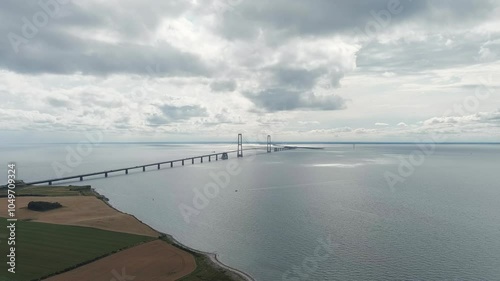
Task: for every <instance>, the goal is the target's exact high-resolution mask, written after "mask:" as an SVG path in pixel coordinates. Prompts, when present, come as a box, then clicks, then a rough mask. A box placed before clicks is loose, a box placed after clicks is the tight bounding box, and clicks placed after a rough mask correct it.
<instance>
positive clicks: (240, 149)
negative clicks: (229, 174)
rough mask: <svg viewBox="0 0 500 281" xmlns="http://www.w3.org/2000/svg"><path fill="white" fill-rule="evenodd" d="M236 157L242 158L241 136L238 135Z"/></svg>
mask: <svg viewBox="0 0 500 281" xmlns="http://www.w3.org/2000/svg"><path fill="white" fill-rule="evenodd" d="M237 155H238V157H243V135H242V134H238V153H237Z"/></svg>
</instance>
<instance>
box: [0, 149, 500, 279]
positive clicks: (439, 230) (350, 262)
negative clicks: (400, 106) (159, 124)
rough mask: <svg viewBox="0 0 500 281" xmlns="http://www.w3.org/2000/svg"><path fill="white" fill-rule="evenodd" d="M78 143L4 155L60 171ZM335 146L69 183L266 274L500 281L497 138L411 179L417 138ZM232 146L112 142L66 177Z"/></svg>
mask: <svg viewBox="0 0 500 281" xmlns="http://www.w3.org/2000/svg"><path fill="white" fill-rule="evenodd" d="M67 146H70V147H72V146H73V145H37V146H35V145H16V146H8V147H6V146H2V147H0V155H1V159H2V160H3V161H5V160H12V161H15V162H16V163H17V169H18V178H20V179H23V180H25V181H30V180H39V179H46V178H53V177H56V173H55V171H54V168H53V166H54V163H59V164H63V165H65V164H66V163H67V161H66V160H67V159H66V157H67V156H68V152H67V150H66V147H67ZM326 146H327V147H326V149H324V150H302V149H301V150H291V151H282V152H278V153H271V154H267V153H261V152H262V151H259V154H258V155H256V156H252V155H251V153H250V152H248V153H247V152H245V157H244V158H240V159H234V154H233V155H230V158H231V159H230V160H228V161H217V162H215V161H212V162H210V163H207V160H206V159H205V163H204V164H196V165H190V164H186V166H185V167H174V168H173V169H170V168H167V167H165V168H162V170H159V171H158V170H156V169H153V168H149V169H148V171H147V172H145V173H143V172H142V171H140V170H137V171H134V172H131V173H130V174H129V175H128V176H125V175H113V176H110V177H109V178H107V179H104V178H101V177H97V178H95V179H91V180H86V181H84V182H74V183H71V184H75V185H77V184H90V185H92V186H93V187H94V188H96V189H97V191H98V192H99V193H101V194H103V195H105V196H106V197H108V198H109V199H110V203H111V204H112V205H113V206H114V207H116V208H117V209H119V210H121V211H123V212H127V213H130V214H132V215H134V216H136V217H137V218H138V219H140V220H141V221H143V222H144V223H146V224H149V225H150V226H152V227H153V228H155V229H157V230H159V231H162V232H165V233H169V234H171V235H173V237H175V239H177V240H178V241H179V242H181V243H183V244H185V245H187V246H189V247H191V248H194V249H198V250H201V251H205V252H213V253H217V255H218V258H219V260H220V261H222V262H223V263H225V264H227V265H228V266H230V267H234V268H237V269H240V270H242V271H244V272H246V273H248V274H250V275H251V276H252V277H254V278H255V279H256V280H265V281H267V280H269V281H273V280H500V268H499V267H498V265H499V264H500V239H498V237H500V204H498V202H500V184H499V182H500V174H499V170H498V167H499V164H498V163H499V162H498V161H499V155H500V146H499V145H437V146H436V150H435V151H434V152H433V153H431V154H429V155H427V156H425V157H424V159H423V163H421V164H420V163H418V164H419V165H412V168H413V171H411V170H410V171H411V172H408V170H403V172H405V173H403V174H404V175H403V176H402V178H400V180H401V179H402V181H400V182H398V183H397V184H396V185H395V186H393V187H391V186H390V184H388V182H387V180H386V178H385V175H387V173H392V174H394V175H396V176H399V177H401V173H400V171H398V168H399V167H400V165H401V157H404V158H408V156H409V155H411V153H412V152H413V151H415V150H418V148H417V147H416V146H414V145H402V144H399V145H390V144H384V145H356V148H355V149H353V147H352V146H350V145H326ZM75 149H76V148H75ZM234 149H235V146H233V145H226V144H203V145H171V144H154V145H152V144H101V145H99V146H98V147H95V148H94V149H93V151H92V152H91V153H89V155H88V156H85V157H83V158H82V163H79V164H78V165H75V167H71V169H70V170H71V171H69V172H67V174H65V176H66V175H77V174H82V173H88V172H94V171H101V170H108V169H115V168H122V167H127V166H135V165H139V164H147V163H154V162H159V161H166V160H171V159H178V158H182V157H187V156H194V155H201V154H205V153H210V152H212V151H217V152H220V151H225V150H234ZM3 161H2V162H3ZM197 162H199V160H197ZM3 164H6V163H3ZM5 167H6V165H3V167H2V169H3V170H2V173H3V174H6V172H4V170H5V171H6V168H5ZM406 172H408V173H406ZM294 278H296V279H294Z"/></svg>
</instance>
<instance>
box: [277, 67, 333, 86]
mask: <svg viewBox="0 0 500 281" xmlns="http://www.w3.org/2000/svg"><path fill="white" fill-rule="evenodd" d="M267 70H268V71H269V72H271V76H272V79H273V80H274V81H273V83H274V84H275V85H274V86H281V85H287V86H288V87H292V88H295V89H311V88H313V87H314V85H315V84H316V80H317V79H318V78H319V77H320V76H321V75H322V74H324V73H326V70H325V69H314V70H308V69H304V68H294V67H286V66H273V67H270V68H268V69H267Z"/></svg>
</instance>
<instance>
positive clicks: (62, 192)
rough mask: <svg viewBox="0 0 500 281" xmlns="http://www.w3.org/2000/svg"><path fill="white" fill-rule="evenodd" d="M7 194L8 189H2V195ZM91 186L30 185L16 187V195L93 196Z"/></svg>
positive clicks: (0, 194) (0, 191)
mask: <svg viewBox="0 0 500 281" xmlns="http://www.w3.org/2000/svg"><path fill="white" fill-rule="evenodd" d="M6 195H7V189H6V188H2V189H0V197H5V196H6ZM91 195H95V194H94V192H93V191H92V189H91V188H90V186H50V185H49V186H39V185H36V186H35V185H29V186H22V187H17V188H16V196H91Z"/></svg>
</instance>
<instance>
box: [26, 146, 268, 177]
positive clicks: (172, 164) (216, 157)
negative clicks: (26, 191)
mask: <svg viewBox="0 0 500 281" xmlns="http://www.w3.org/2000/svg"><path fill="white" fill-rule="evenodd" d="M258 149H262V150H264V149H265V147H262V148H261V147H258V148H247V149H244V150H245V151H247V150H258ZM237 152H238V151H237V150H231V151H224V152H218V153H212V154H206V155H200V156H193V157H187V158H182V159H176V160H169V161H163V162H157V163H150V164H145V165H138V166H133V167H127V168H120V169H114V170H106V171H101V172H95V173H88V174H81V175H75V176H69V177H63V178H53V179H48V180H40V181H33V182H27V183H25V184H26V185H35V184H42V183H45V184H48V185H52V183H54V182H58V181H65V180H72V179H79V180H80V181H83V179H84V178H86V177H90V176H97V175H104V176H105V177H108V174H110V173H117V172H123V171H125V174H128V171H129V170H135V169H140V168H142V171H143V172H145V171H146V168H147V167H154V166H156V167H157V168H158V170H159V169H160V168H161V165H165V164H170V167H171V168H172V167H174V163H178V162H180V163H182V166H184V163H185V161H191V164H194V160H195V159H200V163H203V158H208V160H209V162H211V161H212V157H215V161H218V160H219V158H220V159H221V160H222V158H221V157H222V155H223V154H224V153H226V154H230V153H237Z"/></svg>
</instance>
